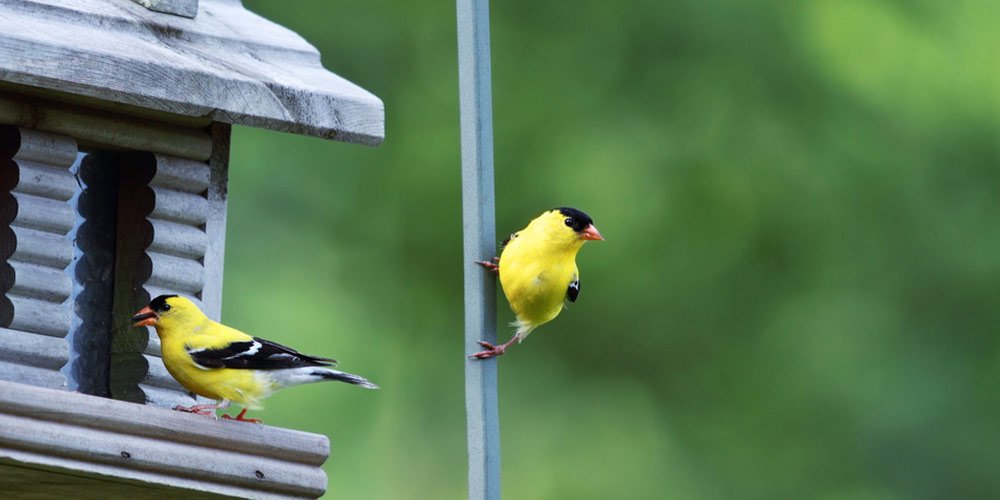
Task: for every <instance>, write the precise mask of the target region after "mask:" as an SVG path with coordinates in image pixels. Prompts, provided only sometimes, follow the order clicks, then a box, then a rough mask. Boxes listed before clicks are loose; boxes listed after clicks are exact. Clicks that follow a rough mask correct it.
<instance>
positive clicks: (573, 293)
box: [566, 279, 580, 302]
mask: <svg viewBox="0 0 1000 500" xmlns="http://www.w3.org/2000/svg"><path fill="white" fill-rule="evenodd" d="M578 295H580V280H578V279H576V280H573V281H572V282H571V283H570V284H569V288H567V289H566V298H568V299H569V301H570V302H576V297H577V296H578Z"/></svg>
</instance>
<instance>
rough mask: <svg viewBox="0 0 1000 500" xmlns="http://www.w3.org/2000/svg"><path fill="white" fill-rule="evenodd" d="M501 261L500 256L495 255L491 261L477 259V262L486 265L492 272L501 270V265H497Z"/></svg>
mask: <svg viewBox="0 0 1000 500" xmlns="http://www.w3.org/2000/svg"><path fill="white" fill-rule="evenodd" d="M499 262H500V257H493V260H492V261H489V260H480V261H476V264H479V265H480V266H483V267H485V268H486V270H487V271H489V272H491V273H499V272H500V266H499V265H497V264H498V263H499Z"/></svg>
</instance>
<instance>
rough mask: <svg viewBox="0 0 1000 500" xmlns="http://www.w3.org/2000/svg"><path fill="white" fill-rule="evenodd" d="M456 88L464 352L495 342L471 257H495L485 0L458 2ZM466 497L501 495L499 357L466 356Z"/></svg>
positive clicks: (483, 277) (491, 288)
mask: <svg viewBox="0 0 1000 500" xmlns="http://www.w3.org/2000/svg"><path fill="white" fill-rule="evenodd" d="M456 8H457V13H458V93H459V104H460V114H461V129H462V226H463V234H464V236H463V241H464V247H465V251H464V254H463V255H464V257H463V265H464V268H465V350H464V351H463V352H464V353H465V354H469V353H472V352H475V351H477V350H480V349H481V347H480V346H479V345H478V344H477V343H476V342H477V341H479V340H485V341H487V342H490V343H494V344H495V343H496V337H497V325H496V280H495V279H494V278H493V276H492V275H490V274H489V273H486V272H484V270H483V269H482V268H481V267H479V266H477V265H476V264H474V263H473V261H476V260H484V259H489V258H491V257H493V256H494V255H496V222H495V220H494V213H493V212H494V201H493V110H492V97H491V92H492V91H491V88H490V19H489V1H488V0H457V2H456ZM465 412H466V419H467V427H468V441H469V499H470V500H499V499H500V424H499V415H498V412H497V360H496V358H493V359H488V360H469V359H466V361H465Z"/></svg>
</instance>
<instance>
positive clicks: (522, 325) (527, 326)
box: [510, 320, 538, 344]
mask: <svg viewBox="0 0 1000 500" xmlns="http://www.w3.org/2000/svg"><path fill="white" fill-rule="evenodd" d="M510 326H513V327H514V328H517V332H515V333H514V335H516V336H517V343H518V344H520V343H521V342H524V339H526V338H528V335H530V334H531V332H532V331H533V330H534V329H535V328H536V327H537V326H538V325H533V324H531V323H528V322H527V321H522V320H516V321H511V322H510Z"/></svg>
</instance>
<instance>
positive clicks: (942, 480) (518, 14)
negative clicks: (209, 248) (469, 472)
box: [223, 0, 1000, 499]
mask: <svg viewBox="0 0 1000 500" xmlns="http://www.w3.org/2000/svg"><path fill="white" fill-rule="evenodd" d="M245 3H246V4H247V6H248V7H249V8H251V9H252V10H254V11H256V12H258V13H260V14H262V15H263V16H265V17H267V18H269V19H272V20H274V21H276V22H278V23H280V24H282V25H284V26H287V27H289V28H290V29H292V30H294V31H296V32H298V33H300V34H301V35H302V36H304V37H305V38H306V39H307V40H309V41H310V42H311V43H313V44H315V45H316V46H317V47H318V48H319V50H320V52H321V53H322V54H323V60H324V64H325V65H326V67H327V68H329V69H330V70H332V71H334V72H336V73H338V74H340V75H342V76H344V77H346V78H348V79H350V80H352V81H354V82H356V83H358V84H359V85H361V86H363V87H365V88H367V89H369V90H370V91H372V92H373V93H375V94H376V95H378V96H379V97H381V98H382V99H383V100H384V101H385V105H386V118H387V134H386V135H387V137H386V141H385V143H384V144H383V145H382V146H381V147H379V148H375V149H371V148H365V147H361V146H353V145H347V144H342V143H336V142H327V141H322V140H318V139H310V138H302V137H295V136H291V135H283V134H278V133H273V132H267V131H259V130H251V129H247V128H237V129H236V131H235V134H234V149H233V156H232V166H231V168H232V170H231V185H230V187H231V190H230V212H229V231H228V249H227V256H226V258H227V261H226V281H225V292H226V299H225V307H224V315H223V319H224V320H225V321H226V322H228V323H230V324H232V325H234V326H237V327H240V328H242V329H245V330H247V331H250V332H252V333H254V334H258V335H261V336H264V337H269V338H273V339H274V340H277V341H279V342H287V343H289V344H292V345H294V346H297V347H301V348H302V349H303V350H304V351H306V352H314V353H317V354H322V355H331V356H334V357H336V358H338V359H340V360H341V362H342V363H341V366H342V367H343V368H344V369H346V370H349V371H356V372H358V373H361V374H364V375H366V376H368V377H370V378H371V379H372V380H373V381H375V382H377V383H379V384H381V385H382V387H383V389H382V390H381V391H379V392H369V391H361V390H357V389H355V388H352V387H347V386H341V385H332V384H319V385H312V386H306V387H302V388H296V389H292V390H289V391H285V392H283V393H280V394H278V395H276V396H275V397H274V398H272V399H271V400H270V401H269V406H268V409H267V410H266V411H264V412H262V413H258V414H257V415H256V416H259V417H262V418H264V419H265V420H266V421H267V422H268V423H269V424H272V425H278V426H283V427H291V428H295V429H302V430H306V431H311V432H317V433H323V434H326V435H328V436H329V437H330V440H331V448H332V455H331V458H330V460H329V461H328V462H327V465H326V470H327V472H328V473H329V476H330V488H329V494H328V496H329V497H336V498H373V499H388V498H393V499H397V498H412V499H438V498H449V499H457V498H462V497H464V495H465V488H466V447H465V414H464V400H463V397H464V393H463V390H464V389H463V362H464V358H463V356H464V355H465V354H467V353H465V352H463V345H462V328H463V327H462V321H463V319H462V318H463V317H462V272H463V268H464V267H467V266H469V263H468V262H464V261H463V258H462V251H461V213H460V209H461V205H460V176H459V173H460V172H459V148H458V140H459V132H458V128H457V127H458V104H457V100H458V97H457V96H458V90H457V84H456V78H457V75H456V58H457V56H456V46H455V14H454V4H453V3H452V2H410V1H388V0H387V1H374V2H328V1H324V0H309V1H305V0H299V1H296V2H294V3H287V2H269V1H265V0H246V1H245ZM491 15H492V23H493V36H492V45H493V51H494V54H493V76H494V83H493V89H494V93H495V96H494V97H495V103H494V105H495V108H494V109H495V113H494V119H495V133H496V176H497V181H496V189H497V207H496V208H497V228H498V232H499V235H498V237H503V236H504V235H506V234H508V233H510V232H512V231H515V230H517V229H520V228H521V227H522V226H523V225H524V224H525V223H526V222H527V221H528V220H529V219H531V218H532V217H534V216H535V215H537V214H538V213H540V212H541V211H543V210H544V209H548V208H551V207H554V206H560V205H571V206H576V207H579V208H582V209H584V210H585V211H587V212H589V213H590V215H592V216H593V217H594V219H595V221H596V225H597V227H598V228H599V229H600V230H601V232H602V233H604V235H605V236H606V237H607V241H606V242H604V243H596V244H593V243H592V244H588V245H587V246H586V248H584V249H583V251H582V252H581V254H580V258H579V264H580V267H581V270H582V273H581V274H582V278H583V283H584V286H583V292H582V294H581V296H580V300H579V301H578V302H577V303H576V304H574V305H573V307H572V308H571V309H569V310H567V311H565V312H564V313H563V314H562V315H561V316H560V317H559V318H558V320H556V321H554V322H553V323H551V324H548V325H546V326H544V327H543V328H541V329H540V330H539V331H538V332H537V333H535V334H534V335H532V337H531V338H530V339H528V341H527V342H525V343H524V344H523V345H521V346H518V347H515V348H514V349H513V351H512V352H511V353H510V354H509V355H507V356H505V357H503V358H502V359H501V360H500V400H501V407H500V414H501V436H502V452H503V491H504V494H505V497H506V498H511V499H536V498H537V499H609V498H620V499H643V498H649V499H654V498H655V499H666V498H677V499H697V498H709V499H711V498H767V499H772V498H822V499H840V498H851V499H855V498H858V499H893V498H946V497H947V498H989V497H993V498H995V497H997V496H998V495H1000V466H998V461H997V453H998V450H1000V404H998V401H1000V388H998V385H1000V340H998V335H997V334H998V332H1000V328H998V326H1000V309H998V305H1000V200H998V189H1000V58H998V57H997V54H998V52H997V50H998V47H1000V30H997V29H996V26H997V22H998V21H1000V16H998V13H997V10H996V4H995V2H993V1H990V0H967V1H966V0H961V1H956V2H938V1H931V0H913V1H904V0H881V1H876V0H816V1H808V2H788V1H784V0H771V1H756V2H736V1H724V0H715V1H705V0H672V1H665V2H640V1H635V0H626V1H623V2H561V1H554V0H533V1H527V0H515V1H512V2H494V5H493V6H492V13H491ZM483 257H488V256H485V255H484V256H483ZM499 310H500V321H501V323H502V324H504V323H506V322H507V321H510V320H511V319H513V318H512V313H510V311H509V309H508V307H507V305H506V303H505V302H503V300H502V299H501V304H500V306H499ZM509 334H510V330H509V329H508V328H506V327H503V328H502V329H501V331H500V337H501V338H502V339H505V338H507V336H508V335H509Z"/></svg>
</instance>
